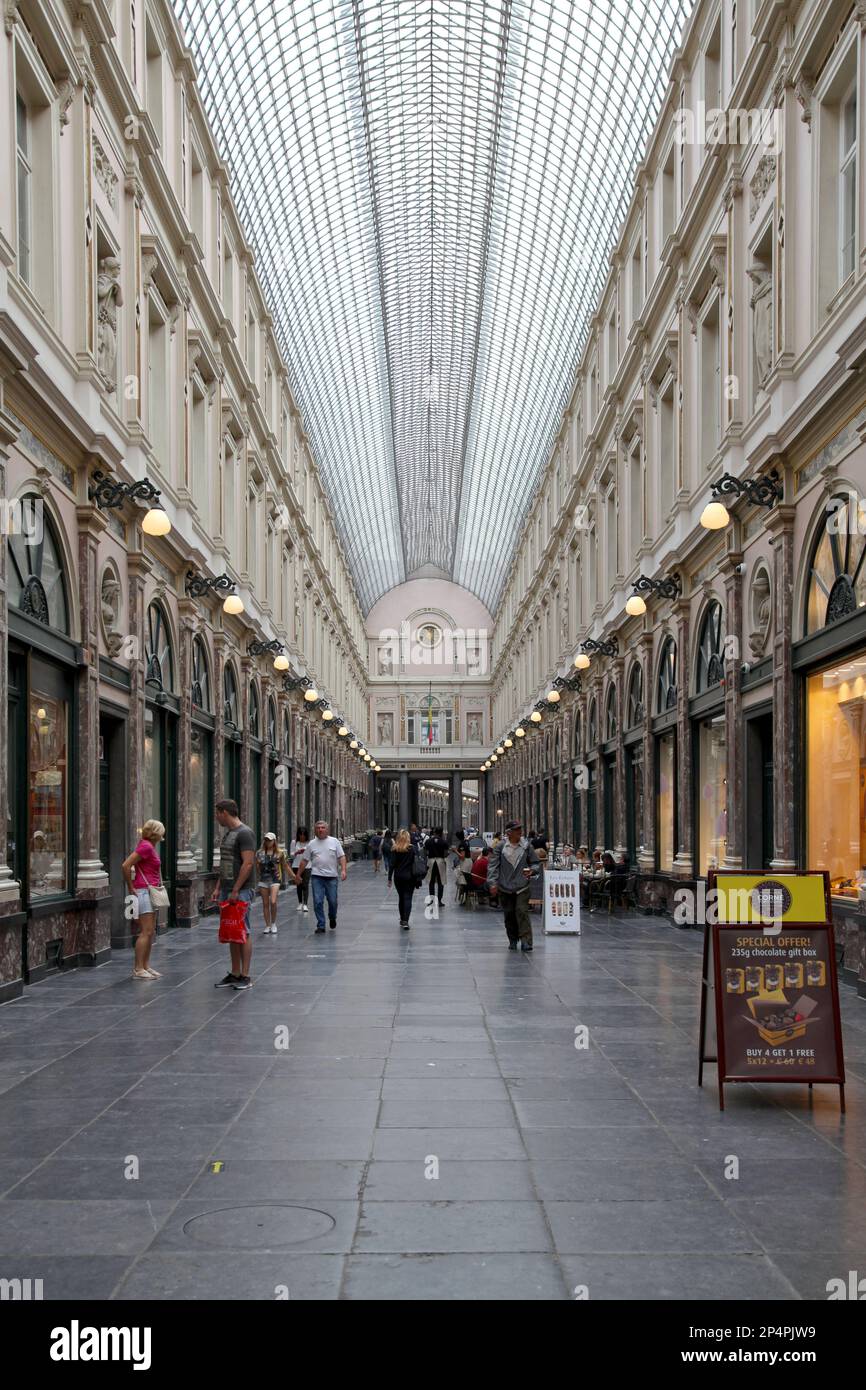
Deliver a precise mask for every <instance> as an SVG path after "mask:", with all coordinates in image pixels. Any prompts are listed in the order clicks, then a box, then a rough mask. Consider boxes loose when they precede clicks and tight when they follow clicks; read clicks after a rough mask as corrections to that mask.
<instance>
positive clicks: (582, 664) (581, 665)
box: [574, 652, 589, 671]
mask: <svg viewBox="0 0 866 1390" xmlns="http://www.w3.org/2000/svg"><path fill="white" fill-rule="evenodd" d="M574 664H575V666H576V667H577V669H578V671H586V670H587V669H588V668H589V657H588V656H587V654H586V652H578V654H577V656H576V657H575V658H574Z"/></svg>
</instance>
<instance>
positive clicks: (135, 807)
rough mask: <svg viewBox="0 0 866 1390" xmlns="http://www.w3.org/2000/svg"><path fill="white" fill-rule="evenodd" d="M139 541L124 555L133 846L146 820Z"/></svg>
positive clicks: (143, 568)
mask: <svg viewBox="0 0 866 1390" xmlns="http://www.w3.org/2000/svg"><path fill="white" fill-rule="evenodd" d="M140 543H141V537H140V535H137V536H136V548H135V549H133V550H130V551H128V552H127V556H126V577H127V587H128V593H129V606H128V613H129V637H130V639H131V645H132V651H133V654H132V657H131V659H130V663H129V721H128V724H127V750H126V768H127V774H128V778H129V801H128V803H127V824H126V842H127V844H129V845H134V844H135V843H136V838H137V837H136V834H135V832H136V830H137V829H138V827H139V826H140V825H142V824H143V823H144V821H145V819H146V817H145V814H144V792H145V787H144V707H145V687H144V676H145V660H144V634H145V628H146V614H147V604H146V602H145V587H146V584H147V577H148V575H149V574H150V561H149V560H148V558H147V556H146V555H145V554H144V551H143V550H141V549H140Z"/></svg>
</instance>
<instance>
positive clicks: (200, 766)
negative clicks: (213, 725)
mask: <svg viewBox="0 0 866 1390" xmlns="http://www.w3.org/2000/svg"><path fill="white" fill-rule="evenodd" d="M189 790H190V808H189V815H190V821H189V824H190V831H189V838H190V848H191V850H192V852H193V854H194V855H195V863H196V868H197V869H198V871H199V873H209V872H210V869H211V866H212V863H213V811H212V802H213V740H212V737H211V734H210V732H209V730H207V729H202V728H200V727H199V726H198V725H197V724H195V723H194V724H193V726H192V732H191V743H190V778H189Z"/></svg>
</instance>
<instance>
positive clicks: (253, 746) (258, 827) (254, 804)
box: [241, 683, 263, 847]
mask: <svg viewBox="0 0 866 1390" xmlns="http://www.w3.org/2000/svg"><path fill="white" fill-rule="evenodd" d="M261 722H262V715H261V707H260V704H259V692H258V687H257V686H256V685H255V683H253V684H252V685H251V686H250V714H249V724H250V788H249V805H248V806H242V807H241V818H242V819H243V820H245V821H246V823H247V825H248V826H249V827H250V829H251V830H252V832H253V835H254V836H255V840H256V846H257V847H258V846H259V845H261V843H262V833H263V832H262V729H261Z"/></svg>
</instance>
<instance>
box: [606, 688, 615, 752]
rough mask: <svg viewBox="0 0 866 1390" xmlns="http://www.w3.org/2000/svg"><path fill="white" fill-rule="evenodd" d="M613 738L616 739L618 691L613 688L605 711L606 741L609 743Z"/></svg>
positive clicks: (608, 693) (608, 696) (609, 692)
mask: <svg viewBox="0 0 866 1390" xmlns="http://www.w3.org/2000/svg"><path fill="white" fill-rule="evenodd" d="M612 738H616V689H615V688H614V686H611V688H610V690H609V691H608V692H607V704H606V705H605V710H604V739H605V743H609V742H610V740H611V739H612Z"/></svg>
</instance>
